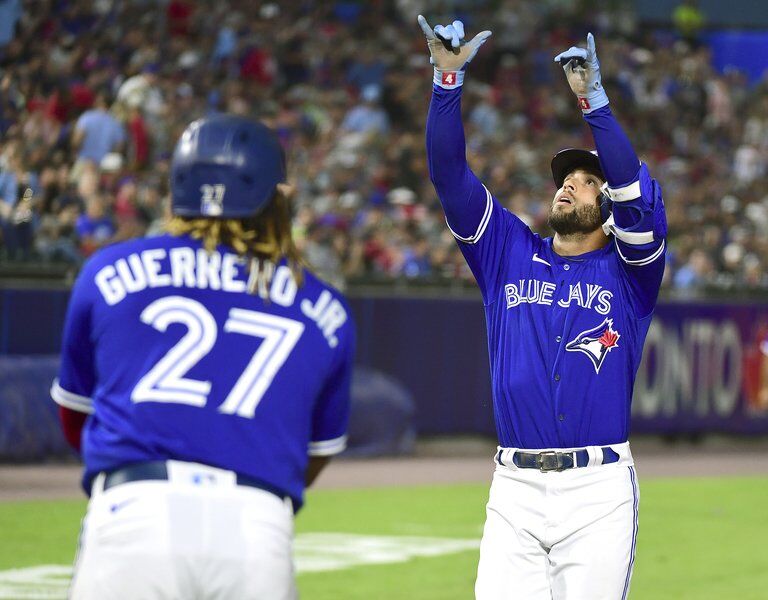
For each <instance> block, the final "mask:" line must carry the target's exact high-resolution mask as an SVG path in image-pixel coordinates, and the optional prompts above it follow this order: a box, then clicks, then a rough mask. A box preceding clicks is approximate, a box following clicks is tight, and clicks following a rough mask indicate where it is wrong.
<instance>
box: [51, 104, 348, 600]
mask: <svg viewBox="0 0 768 600" xmlns="http://www.w3.org/2000/svg"><path fill="white" fill-rule="evenodd" d="M285 176H286V173H285V164H284V158H283V153H282V150H281V148H280V145H279V143H278V141H277V139H276V137H275V136H274V135H273V134H272V133H271V131H270V130H268V129H267V128H266V127H265V126H263V125H261V124H260V123H256V122H254V121H250V120H248V119H245V118H242V117H235V116H228V115H220V116H214V117H210V118H206V119H202V120H200V121H195V122H194V123H192V124H191V125H189V127H187V129H186V131H185V132H184V134H183V135H182V137H181V139H180V141H179V142H178V144H177V146H176V150H175V152H174V156H173V163H172V170H171V192H172V196H173V198H172V212H173V215H174V216H173V218H172V220H170V222H169V224H168V233H167V234H165V235H161V236H159V237H154V238H146V239H136V240H131V241H128V242H123V243H119V244H115V245H113V246H110V247H106V248H104V249H103V250H101V251H100V252H99V253H97V254H96V255H95V256H94V257H93V258H92V259H91V260H90V261H88V263H87V264H86V265H85V266H84V267H83V270H82V272H81V274H80V276H79V277H78V279H77V282H76V284H75V286H74V289H73V291H72V296H71V299H70V303H69V309H68V313H67V319H66V324H65V329H64V335H63V349H62V359H61V370H60V372H59V376H58V379H57V380H56V381H55V382H54V384H53V389H52V395H53V398H54V399H55V400H56V402H57V403H58V404H59V405H60V406H61V413H62V419H63V424H64V429H65V433H66V434H67V437H68V439H69V440H70V442H71V443H73V444H74V445H79V441H80V429H79V427H78V425H79V423H81V422H82V421H83V420H85V427H84V431H83V435H82V455H83V459H84V463H85V475H84V478H83V486H84V488H85V490H86V492H88V493H90V496H91V499H90V503H89V505H88V511H87V514H86V517H85V520H84V522H83V529H82V533H81V538H80V549H79V555H78V557H77V560H76V565H75V575H74V579H73V583H72V588H71V597H72V598H74V599H78V600H79V599H99V600H109V599H130V600H136V599H138V598H152V599H153V600H154V599H163V598H167V599H179V598H200V599H203V598H205V599H214V598H215V599H222V600H224V599H226V600H230V599H232V598H238V599H243V598H244V599H249V598H252V599H256V598H258V599H268V600H275V599H286V598H294V597H296V590H295V584H294V578H293V567H292V531H293V514H294V512H295V511H296V510H298V509H299V507H300V506H301V504H302V497H303V490H304V487H305V485H309V484H310V483H311V482H312V480H313V479H314V478H315V477H316V476H317V474H318V473H319V472H320V469H321V468H322V467H323V466H324V465H325V463H326V462H327V461H328V457H329V456H331V455H333V454H336V453H338V452H340V451H341V450H342V449H344V447H345V444H346V427H347V422H348V415H349V395H350V376H351V364H352V355H353V344H354V329H353V323H352V321H351V319H350V318H349V310H348V308H347V305H346V303H345V300H344V299H343V298H342V297H341V295H340V294H339V293H338V292H337V291H336V290H334V289H332V288H331V287H329V286H328V285H326V284H325V283H322V282H321V281H319V280H318V279H317V278H316V277H315V276H314V275H312V273H310V272H309V271H308V270H306V269H305V268H303V267H302V264H301V261H300V257H299V256H298V253H297V250H296V248H295V246H294V244H293V241H292V239H291V234H290V231H291V223H290V209H289V205H288V196H289V192H290V187H289V186H288V185H287V184H285V183H284V181H285ZM80 413H87V415H88V416H87V419H82V418H78V415H79V414H80Z"/></svg>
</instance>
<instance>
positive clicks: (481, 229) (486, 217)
mask: <svg viewBox="0 0 768 600" xmlns="http://www.w3.org/2000/svg"><path fill="white" fill-rule="evenodd" d="M483 189H484V190H485V200H486V201H485V212H484V213H483V218H482V219H480V224H479V225H478V226H477V231H475V234H474V235H471V236H469V237H461V236H460V235H459V234H458V233H456V232H455V231H454V230H453V229H451V226H450V225H449V224H448V219H446V220H445V224H446V225H448V230H449V231H450V232H451V233H452V234H453V237H455V238H456V239H457V240H459V241H460V242H464V243H465V244H476V243H477V242H478V241H479V240H480V238H481V237H482V235H483V233H485V228H486V227H488V223H490V221H491V213H492V212H493V202H492V200H491V192H489V191H488V188H487V187H485V186H483Z"/></svg>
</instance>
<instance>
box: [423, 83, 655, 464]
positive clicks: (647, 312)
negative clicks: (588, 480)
mask: <svg viewBox="0 0 768 600" xmlns="http://www.w3.org/2000/svg"><path fill="white" fill-rule="evenodd" d="M460 94H461V89H460V88H459V89H457V90H451V91H446V90H443V89H441V88H439V87H435V89H434V92H433V98H432V104H431V106H430V114H429V118H428V123H427V153H428V158H429V167H430V173H431V176H432V180H433V182H434V184H435V187H436V189H437V191H438V194H439V196H440V200H441V202H442V203H443V207H444V209H445V212H446V218H447V222H448V226H449V227H450V229H451V231H452V233H453V234H454V236H455V237H456V239H457V241H458V244H459V247H460V249H461V252H462V253H463V255H464V257H465V259H466V261H467V263H468V264H469V267H470V268H471V270H472V273H473V274H474V276H475V278H476V280H477V282H478V285H479V287H480V291H481V292H482V297H483V301H484V305H485V314H486V322H487V328H488V353H489V356H490V366H491V379H492V393H493V407H494V416H495V421H496V428H497V433H498V436H499V443H500V445H501V446H504V447H515V448H531V449H541V448H574V447H581V446H589V445H604V444H614V443H621V442H624V441H626V440H627V438H628V435H629V422H630V405H631V400H632V388H633V384H634V379H635V375H636V373H637V369H638V366H639V363H640V359H641V355H642V348H643V342H644V340H645V336H646V333H647V332H648V327H649V325H650V321H651V317H652V314H653V308H654V306H655V303H656V298H657V296H658V291H659V286H660V284H661V277H662V275H663V270H664V248H665V243H664V233H665V226H664V219H663V203H662V201H661V194H660V188H659V187H658V184H656V182H655V181H654V180H652V179H651V178H650V176H649V175H648V172H647V168H646V167H645V166H644V165H643V166H641V165H640V163H639V161H637V160H636V159H635V162H634V180H630V181H624V182H623V184H622V185H615V186H614V192H612V191H611V189H609V190H608V191H607V193H609V194H611V197H612V198H613V199H614V202H613V207H614V208H613V218H612V220H611V223H610V227H611V232H612V233H613V235H612V236H611V239H610V240H609V242H608V244H607V245H606V246H604V247H603V248H601V249H599V250H595V251H592V252H588V253H586V254H582V255H579V256H560V255H558V254H557V253H556V252H554V251H553V248H552V238H541V237H540V236H538V235H536V234H534V233H532V232H531V231H530V229H529V228H528V227H527V226H526V225H525V224H524V223H523V222H522V221H521V220H520V219H519V218H518V217H516V216H515V215H513V214H512V213H511V212H509V211H508V210H506V209H505V208H503V207H502V206H501V204H500V203H499V202H498V201H497V200H496V198H494V197H493V195H492V194H491V193H490V192H489V191H488V189H486V188H485V186H484V185H483V184H482V183H480V181H479V180H478V179H477V178H476V177H475V175H474V174H473V173H472V172H471V171H470V170H469V168H468V166H467V164H466V159H465V157H464V152H465V144H464V134H463V128H462V125H461V116H460V105H459V99H460ZM595 118H601V117H600V116H596V117H595ZM602 118H605V119H608V121H611V120H612V119H613V117H612V116H610V114H608V113H607V112H604V113H603V114H602ZM610 127H612V125H611V126H609V129H610ZM595 137H596V142H597V145H598V151H599V152H600V146H601V140H598V139H597V138H598V135H596V136H595ZM603 146H604V144H603ZM606 154H609V153H607V152H606ZM604 170H605V171H608V169H604ZM608 183H609V185H612V184H613V182H611V180H610V178H609V181H608ZM630 219H631V223H630V222H629V220H630Z"/></svg>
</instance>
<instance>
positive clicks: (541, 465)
mask: <svg viewBox="0 0 768 600" xmlns="http://www.w3.org/2000/svg"><path fill="white" fill-rule="evenodd" d="M536 468H537V469H538V470H539V471H541V472H542V473H546V472H547V471H563V470H565V465H564V464H563V455H562V453H560V452H555V451H554V450H547V451H546V452H539V453H538V454H537V455H536Z"/></svg>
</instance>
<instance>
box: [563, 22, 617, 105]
mask: <svg viewBox="0 0 768 600" xmlns="http://www.w3.org/2000/svg"><path fill="white" fill-rule="evenodd" d="M555 62H559V63H560V64H561V65H562V67H563V70H564V71H565V77H566V79H567V80H568V85H570V86H571V90H572V91H573V93H574V94H576V96H577V97H578V99H579V107H580V108H581V112H583V113H584V114H587V113H591V112H592V111H593V110H595V109H597V108H601V107H603V106H606V105H607V104H608V96H607V95H606V93H605V90H604V89H603V84H602V82H601V78H600V61H599V60H597V51H596V50H595V36H593V35H592V34H591V33H590V34H588V35H587V48H586V50H585V49H584V48H578V47H576V46H572V47H571V48H569V49H568V50H566V51H565V52H561V53H560V54H558V55H557V56H555Z"/></svg>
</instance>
